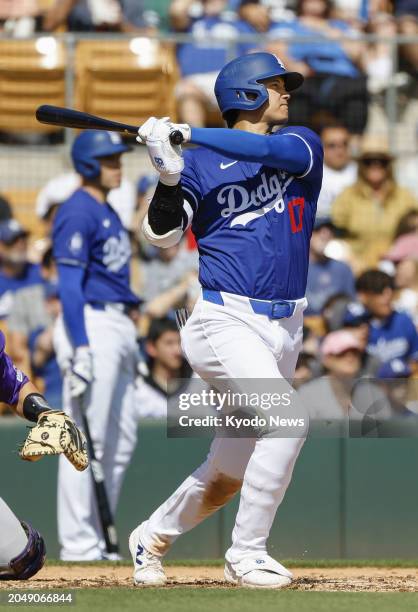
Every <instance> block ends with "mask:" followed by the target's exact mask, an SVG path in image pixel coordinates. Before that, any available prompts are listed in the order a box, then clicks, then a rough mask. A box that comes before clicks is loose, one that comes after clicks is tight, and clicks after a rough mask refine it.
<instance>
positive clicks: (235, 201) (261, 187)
mask: <svg viewBox="0 0 418 612" xmlns="http://www.w3.org/2000/svg"><path fill="white" fill-rule="evenodd" d="M282 174H283V177H282V178H286V176H287V175H286V174H285V173H282ZM292 180H293V177H289V178H288V179H287V180H286V181H285V183H284V185H283V187H282V185H281V184H280V180H279V176H278V175H277V174H272V175H271V176H270V177H269V178H267V176H266V174H265V173H264V172H263V174H262V175H261V181H260V182H259V184H258V185H257V186H256V187H255V188H254V189H252V190H251V191H248V189H246V188H245V187H243V186H242V185H238V184H231V185H225V187H223V188H222V189H221V190H220V191H219V193H218V197H217V201H218V203H219V204H221V205H224V204H226V207H224V208H223V209H222V211H221V215H222V217H230V216H231V215H232V214H234V213H237V212H241V211H245V210H247V209H248V208H251V207H254V206H256V207H257V209H256V210H251V211H249V212H247V213H243V214H241V215H236V216H234V218H233V219H232V221H231V224H230V227H234V226H236V225H244V226H246V225H247V224H248V223H250V221H253V220H254V219H259V218H260V217H263V216H264V215H266V214H267V213H269V212H270V211H272V210H275V211H276V212H277V213H279V214H281V213H282V212H284V210H285V204H284V199H283V194H284V193H285V191H286V188H287V186H288V185H289V184H290V183H291V181H292Z"/></svg>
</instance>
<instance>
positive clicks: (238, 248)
mask: <svg viewBox="0 0 418 612" xmlns="http://www.w3.org/2000/svg"><path fill="white" fill-rule="evenodd" d="M278 133H280V134H294V135H295V138H301V139H302V140H303V141H304V142H305V143H306V145H307V146H308V147H309V149H310V153H311V163H310V166H309V168H307V170H306V172H305V174H304V176H303V177H299V178H298V177H296V176H293V175H290V174H288V173H287V172H284V171H282V170H281V169H280V168H271V167H268V166H264V165H262V164H260V163H252V162H243V161H236V160H233V159H230V158H227V157H225V156H223V155H221V154H219V153H215V152H213V151H210V150H208V149H206V148H196V149H191V150H188V151H186V153H185V156H184V157H185V169H184V171H183V173H182V187H183V192H184V195H185V198H186V199H187V201H188V202H189V203H190V205H191V207H192V209H193V212H194V214H193V224H192V230H193V232H194V235H195V237H196V241H197V244H198V249H199V256H200V265H199V280H200V283H201V285H202V286H203V287H206V288H208V289H217V290H220V291H227V292H229V293H234V294H238V295H244V296H247V297H251V298H257V299H264V300H274V299H298V298H301V297H303V296H304V295H305V289H306V280H307V274H308V264H309V242H310V238H311V234H312V228H313V224H314V220H315V214H316V205H317V200H318V196H319V192H320V189H321V182H322V167H323V151H322V145H321V141H320V139H319V137H318V136H317V135H316V134H315V133H314V132H312V131H311V130H309V129H308V128H303V127H286V128H283V129H281V130H280V131H279V132H276V134H278ZM275 137H276V135H275V134H272V135H271V136H267V138H275Z"/></svg>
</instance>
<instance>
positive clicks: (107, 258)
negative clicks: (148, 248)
mask: <svg viewBox="0 0 418 612" xmlns="http://www.w3.org/2000/svg"><path fill="white" fill-rule="evenodd" d="M52 240H53V250H54V257H55V259H56V261H57V263H59V264H67V265H73V266H81V267H83V268H84V269H85V277H84V281H83V291H84V298H85V300H86V302H89V303H92V302H123V303H127V304H133V305H137V304H138V303H139V300H138V298H137V296H136V295H135V294H134V293H132V291H131V289H130V273H129V262H130V257H131V247H130V243H129V237H128V233H127V232H126V230H125V229H124V227H123V225H122V223H121V221H120V219H119V216H118V214H117V213H116V212H115V211H114V210H113V208H112V207H111V206H109V204H101V203H100V202H97V201H96V200H95V199H94V198H93V197H92V196H91V195H90V194H89V193H87V191H85V190H84V189H78V190H77V191H75V192H74V193H73V195H72V196H71V197H70V198H69V199H68V200H67V201H66V202H64V203H63V204H62V205H61V206H60V208H59V210H58V212H57V215H56V217H55V220H54V226H53V234H52Z"/></svg>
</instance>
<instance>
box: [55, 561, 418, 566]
mask: <svg viewBox="0 0 418 612" xmlns="http://www.w3.org/2000/svg"><path fill="white" fill-rule="evenodd" d="M224 563H225V561H224V559H176V560H173V559H167V560H166V561H164V565H165V566H167V567H170V566H171V567H176V566H188V567H199V566H204V567H223V565H224ZM280 563H283V565H284V566H285V567H289V568H290V567H301V568H304V567H305V568H309V567H319V568H327V567H406V568H407V567H416V568H418V559H280ZM46 565H50V566H54V565H55V566H57V565H78V566H91V567H109V566H110V565H112V566H119V567H131V565H132V562H131V561H128V560H126V561H116V562H115V561H111V562H110V561H75V562H70V561H59V560H56V559H47V562H46Z"/></svg>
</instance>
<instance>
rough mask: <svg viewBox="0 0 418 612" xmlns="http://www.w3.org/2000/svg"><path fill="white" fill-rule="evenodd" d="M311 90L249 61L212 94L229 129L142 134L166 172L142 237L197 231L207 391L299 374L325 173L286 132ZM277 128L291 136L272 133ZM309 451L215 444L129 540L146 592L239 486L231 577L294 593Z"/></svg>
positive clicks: (154, 126) (291, 441)
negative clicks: (285, 510)
mask: <svg viewBox="0 0 418 612" xmlns="http://www.w3.org/2000/svg"><path fill="white" fill-rule="evenodd" d="M302 82H303V77H302V75H300V74H299V73H297V72H287V71H286V69H285V67H284V66H283V64H282V62H281V61H280V60H279V59H278V58H277V57H276V56H274V55H272V54H269V53H254V54H250V55H245V56H242V57H238V58H237V59H235V60H233V61H232V62H230V63H228V64H227V65H226V66H225V67H224V68H223V69H222V70H221V72H220V74H219V76H218V78H217V80H216V84H215V94H216V97H217V100H218V104H219V107H220V110H221V112H222V114H223V117H224V119H225V121H226V123H227V125H228V128H232V129H205V128H190V127H189V126H187V125H175V124H172V123H170V122H169V121H168V119H167V118H165V119H160V120H157V119H155V118H150V119H149V120H148V121H147V122H146V123H145V124H144V126H143V127H142V128H140V130H139V141H140V142H145V143H146V145H147V148H148V152H149V155H150V159H151V162H152V164H153V166H154V167H155V168H156V170H158V172H159V173H160V181H159V183H158V186H157V188H156V191H155V195H154V197H153V199H152V201H151V204H150V207H149V211H148V215H147V216H146V218H145V219H144V223H143V231H144V234H145V236H146V237H147V238H148V240H149V241H150V242H151V243H153V244H155V245H159V246H162V247H169V246H170V245H172V244H175V243H176V242H178V241H179V240H180V238H181V236H182V234H183V232H184V231H185V230H186V228H187V227H188V226H189V225H190V224H192V229H193V232H194V234H195V237H196V240H197V244H198V248H199V254H200V276H199V278H200V283H201V285H202V292H201V296H200V299H198V301H197V304H196V306H195V308H194V310H193V313H192V314H191V316H190V318H189V319H188V321H187V323H186V325H185V326H184V327H183V329H182V331H181V340H182V348H183V350H184V353H185V355H186V357H187V359H188V360H189V362H190V364H191V366H192V367H193V369H194V370H195V371H196V372H197V373H198V374H199V375H200V376H201V377H202V378H203V379H206V380H210V381H213V380H216V379H222V378H228V379H257V378H263V379H278V378H285V379H292V377H293V375H294V371H295V366H296V361H297V358H298V353H299V350H300V346H301V343H302V321H303V311H304V309H305V308H306V304H307V302H306V298H305V297H304V296H305V288H306V278H307V271H308V253H309V241H310V237H311V232H312V227H313V223H314V219H315V212H316V205H317V199H318V195H319V191H320V188H321V181H322V163H323V151H322V146H321V142H320V139H319V138H318V136H317V135H316V134H314V133H313V132H312V131H311V130H309V129H307V128H304V127H283V126H284V125H285V124H286V122H287V119H288V103H289V99H290V93H289V92H291V91H293V90H295V89H296V88H297V87H299V86H300V85H301V84H302ZM271 126H280V129H278V130H277V131H275V132H274V133H272V132H271ZM174 129H178V130H181V131H182V133H183V136H184V140H185V141H186V142H192V143H194V144H197V145H201V147H199V148H194V149H191V150H188V151H186V152H185V154H184V156H183V155H182V153H181V150H180V149H179V148H178V147H176V146H172V145H171V144H170V141H169V133H170V132H171V131H172V130H174ZM303 442H304V439H303V437H298V438H280V437H274V436H273V437H272V436H264V435H260V436H259V437H257V438H254V439H250V438H246V439H244V438H241V439H238V438H236V439H227V438H221V437H219V438H215V439H214V441H213V442H212V445H211V449H210V452H209V455H208V457H207V459H206V461H205V462H204V463H203V465H201V466H200V467H199V468H198V469H197V470H196V471H195V472H193V474H192V475H191V476H189V477H188V478H187V479H186V480H185V481H184V482H183V484H182V485H181V486H180V487H179V488H178V489H177V490H176V491H175V492H174V493H173V494H172V495H171V497H169V498H168V500H167V501H166V502H165V503H163V504H162V505H161V506H160V507H159V508H158V509H157V510H156V511H155V512H154V513H153V514H152V515H151V516H150V518H149V519H148V520H147V521H145V522H143V523H142V524H141V525H139V526H138V527H137V528H136V529H135V530H134V531H133V532H132V534H131V536H130V542H129V545H130V551H131V554H132V557H133V561H134V566H135V567H134V582H135V584H137V585H143V584H163V583H164V582H165V580H166V578H165V574H164V571H163V568H162V565H161V558H162V556H163V555H164V554H165V553H166V552H167V550H168V549H169V547H170V545H171V544H172V543H173V542H174V540H175V539H176V538H177V537H178V536H179V535H181V534H182V533H184V532H186V531H189V530H190V529H192V528H193V527H194V526H195V525H197V524H198V523H199V522H200V521H202V520H203V519H204V518H206V517H207V516H209V515H210V514H211V513H213V512H215V511H216V510H217V509H219V508H220V507H221V506H223V505H224V504H225V503H227V502H228V501H229V500H230V499H231V498H232V496H233V495H234V494H235V493H236V492H237V491H238V490H239V489H241V498H240V505H239V510H238V514H237V517H236V521H235V527H234V530H233V533H232V544H231V547H230V548H229V550H228V551H227V552H226V564H225V578H226V580H227V581H229V582H232V583H236V584H239V585H242V586H247V587H261V588H262V587H264V588H280V587H283V586H286V585H288V584H289V583H290V582H291V578H292V574H291V573H290V572H289V571H288V570H287V569H286V568H285V567H283V565H281V564H280V563H279V562H278V561H276V560H274V559H273V558H272V557H270V556H269V555H268V553H267V547H266V545H267V538H268V536H269V531H270V528H271V525H272V522H273V520H274V517H275V514H276V511H277V508H278V506H279V504H280V503H281V501H282V500H283V497H284V494H285V492H286V489H287V486H288V484H289V482H290V480H291V476H292V471H293V467H294V465H295V462H296V459H297V456H298V454H299V451H300V449H301V447H302V445H303Z"/></svg>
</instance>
